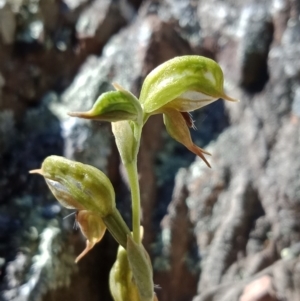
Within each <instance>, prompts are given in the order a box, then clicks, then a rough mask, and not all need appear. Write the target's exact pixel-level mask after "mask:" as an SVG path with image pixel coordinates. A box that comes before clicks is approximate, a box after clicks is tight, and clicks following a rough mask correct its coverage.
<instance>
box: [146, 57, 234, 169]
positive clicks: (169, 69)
mask: <svg viewBox="0 0 300 301" xmlns="http://www.w3.org/2000/svg"><path fill="white" fill-rule="evenodd" d="M223 84H224V77H223V72H222V69H221V68H220V66H219V65H218V64H217V63H216V62H215V61H213V60H211V59H208V58H206V57H202V56H196V55H188V56H181V57H176V58H174V59H171V60H169V61H167V62H165V63H164V64H162V65H160V66H158V67H157V68H156V69H154V70H153V71H151V72H150V73H149V74H148V76H147V77H146V79H145V81H144V83H143V86H142V90H141V95H140V102H141V104H142V108H143V111H144V114H145V115H144V122H146V120H147V119H148V118H149V116H151V115H154V114H160V113H162V114H163V115H164V123H165V125H166V129H167V131H168V133H169V134H170V136H171V137H173V138H174V139H175V140H177V141H178V142H180V143H182V144H183V145H185V146H186V147H187V148H188V149H189V150H190V151H192V152H193V153H195V154H196V155H198V156H200V157H201V158H202V159H203V160H204V161H205V163H206V164H207V165H208V166H209V167H210V165H209V163H208V162H207V160H206V159H205V157H204V155H203V154H207V155H208V154H209V153H208V152H205V151H204V150H203V149H201V148H200V147H198V146H196V145H195V144H194V143H193V141H192V139H191V135H190V131H189V128H190V127H194V123H193V120H192V118H191V116H190V115H189V112H192V111H194V110H196V109H200V108H202V107H204V106H206V105H208V104H211V103H212V102H214V101H216V100H218V99H219V98H223V99H225V100H228V101H235V102H236V101H238V100H236V99H233V98H231V97H229V96H228V95H226V94H225V92H224V88H223Z"/></svg>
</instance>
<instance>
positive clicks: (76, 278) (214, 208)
mask: <svg viewBox="0 0 300 301" xmlns="http://www.w3.org/2000/svg"><path fill="white" fill-rule="evenodd" d="M0 2H1V1H0ZM299 28H300V22H299V3H298V2H297V1H292V0H279V1H271V0H270V1H269V0H265V1H230V0H228V1H220V0H208V1H195V0H180V1H179V0H177V1H169V0H163V1H150V0H148V1H147V0H146V1H143V2H142V1H139V0H131V1H129V0H128V1H127V0H118V1H109V0H107V1H102V0H94V1H87V0H77V1H67V0H64V1H51V0H48V1H43V0H40V1H33V0H32V1H31V0H30V1H22V0H19V1H12V0H4V1H2V2H1V3H0V47H1V48H0V110H1V111H0V273H1V274H0V291H1V293H0V300H1V301H2V300H3V301H8V300H15V301H17V300H24V301H25V300H28V301H29V300H30V301H31V300H36V301H38V300H44V301H51V300H78V301H79V300H89V301H97V300H111V297H110V293H109V291H108V280H107V278H108V272H109V269H110V267H111V265H112V263H113V261H114V259H115V252H116V247H117V246H116V244H115V243H114V242H113V239H112V238H111V237H110V236H109V235H107V236H106V237H105V238H104V240H103V241H102V242H101V243H100V244H98V245H97V246H96V247H95V248H94V249H93V250H92V251H91V252H90V253H89V254H88V256H86V257H85V258H84V259H82V261H81V262H80V263H79V264H78V266H76V265H75V264H73V261H74V258H75V257H76V256H77V255H78V254H79V253H80V252H81V251H82V249H83V248H84V239H83V238H82V236H81V235H80V234H79V233H78V232H76V231H74V230H73V229H72V226H73V221H74V217H73V216H69V217H68V218H66V219H64V217H65V216H67V215H68V214H69V213H70V212H67V211H65V210H62V209H61V208H60V207H59V205H58V204H57V203H56V202H55V200H53V197H52V196H51V194H50V193H49V191H48V190H47V187H46V185H45V183H44V182H43V180H42V179H41V178H38V177H37V176H33V175H29V174H28V170H30V169H34V168H38V167H39V166H40V164H41V162H42V161H43V159H44V158H45V157H46V156H48V155H52V154H56V155H65V156H67V157H68V158H70V159H74V160H78V161H81V162H83V163H88V164H92V165H95V166H96V167H98V168H100V169H102V170H103V171H105V173H106V174H108V175H109V177H110V178H111V179H112V181H113V184H114V185H115V188H116V191H117V204H118V207H119V208H120V210H121V211H122V214H123V215H124V217H125V219H126V221H127V222H130V214H131V212H130V211H131V210H130V198H129V192H128V188H127V186H126V182H127V180H126V177H125V176H124V171H123V170H122V168H121V167H120V166H119V157H118V154H117V152H116V149H115V146H114V143H113V137H112V134H111V131H110V126H109V124H105V123H98V122H90V121H84V120H79V119H77V118H71V117H69V116H68V115H67V112H69V111H80V110H87V109H89V108H90V107H91V106H92V104H93V103H94V101H95V100H96V99H97V97H98V96H99V94H101V93H103V92H105V91H109V90H112V89H113V87H112V85H111V83H112V82H117V83H118V84H120V85H122V86H123V87H124V88H126V89H129V90H131V91H132V92H133V93H134V94H136V95H137V96H138V94H139V91H140V87H141V84H142V82H143V79H144V78H145V76H146V75H147V74H148V73H149V72H150V71H151V70H152V69H153V68H155V67H156V66H157V65H159V64H160V63H162V62H164V61H166V60H168V59H170V58H172V57H174V56H179V55H185V54H200V55H206V56H208V57H211V58H214V59H216V60H217V61H218V62H219V63H220V64H221V66H222V67H223V70H224V73H225V88H226V91H227V93H228V94H230V95H232V96H233V97H235V98H239V99H240V100H241V102H240V103H239V104H227V105H226V107H225V106H224V104H223V102H222V101H218V102H216V103H214V104H213V105H211V106H209V107H207V108H205V109H203V110H201V111H199V112H196V113H195V114H194V116H193V118H194V119H195V125H196V127H197V131H193V132H192V136H193V139H194V141H195V142H196V143H197V144H198V145H200V146H201V147H205V148H206V149H207V150H208V151H210V152H211V153H212V157H209V158H208V160H209V161H210V163H211V165H212V169H207V167H206V166H205V165H204V164H203V162H202V161H200V160H197V159H196V160H195V158H194V155H193V154H190V153H189V152H187V151H186V150H185V148H184V147H183V146H181V145H179V144H178V143H177V142H175V141H173V140H172V139H170V138H169V137H168V135H167V134H166V133H165V130H164V126H163V122H162V119H161V116H154V117H152V118H151V119H150V120H149V123H147V125H146V127H145V129H144V133H143V140H142V145H141V150H140V154H139V156H140V157H139V159H140V161H139V170H140V183H141V193H142V205H143V225H144V227H145V235H144V243H145V246H146V248H147V249H148V250H149V253H150V255H151V257H152V262H153V266H154V271H155V273H154V274H155V276H154V280H155V284H157V285H158V286H161V287H162V289H157V295H158V298H159V300H160V301H168V300H170V301H188V300H194V301H200V300H201V301H204V300H206V301H208V300H215V301H235V300H240V301H250V300H251V301H253V300H261V301H262V300H271V301H277V300H284V299H286V300H291V301H298V300H299V299H300V292H299V287H300V280H299V279H300V276H299V264H300V263H299V254H300V251H299V240H300V234H299V229H300V224H299V221H300V219H299V215H300V212H299V208H300V206H299V202H300V180H299V174H300V161H299V156H300V153H299V152H300V125H299V124H300V121H299V118H300V117H299V116H300V109H299V107H300V105H299V103H300V92H299V91H300V90H299V89H300V88H299V74H300V60H299V57H300V30H299ZM180 168H181V169H180ZM179 169H180V170H179ZM178 170H179V172H178ZM177 172H178V174H177V175H176V173H177ZM175 175H176V176H175Z"/></svg>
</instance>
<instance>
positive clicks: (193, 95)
mask: <svg viewBox="0 0 300 301" xmlns="http://www.w3.org/2000/svg"><path fill="white" fill-rule="evenodd" d="M178 98H184V99H189V100H192V101H199V100H200V101H201V100H204V101H211V100H213V99H216V98H215V97H212V96H209V95H206V94H203V93H201V92H197V91H186V92H184V93H182V94H181V95H180V96H179V97H178Z"/></svg>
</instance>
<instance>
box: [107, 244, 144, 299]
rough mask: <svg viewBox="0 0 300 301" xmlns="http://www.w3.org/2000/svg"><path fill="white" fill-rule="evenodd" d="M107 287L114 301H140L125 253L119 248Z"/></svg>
mask: <svg viewBox="0 0 300 301" xmlns="http://www.w3.org/2000/svg"><path fill="white" fill-rule="evenodd" d="M109 287H110V292H111V294H112V296H113V299H114V301H129V300H130V301H141V299H140V297H139V292H138V288H137V286H136V283H135V281H134V279H133V276H132V271H131V269H130V266H129V262H128V258H127V252H126V250H125V249H124V248H123V247H121V246H119V249H118V254H117V259H116V262H115V263H114V265H113V267H112V269H111V271H110V274H109Z"/></svg>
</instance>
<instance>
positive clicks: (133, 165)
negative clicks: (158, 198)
mask: <svg viewBox="0 0 300 301" xmlns="http://www.w3.org/2000/svg"><path fill="white" fill-rule="evenodd" d="M125 168H126V170H127V174H128V179H129V185H130V189H131V199H132V231H133V240H134V241H135V243H137V244H140V243H141V237H140V216H141V213H140V212H141V198H140V186H139V179H138V171H137V160H136V159H135V160H133V161H131V162H130V163H127V164H125Z"/></svg>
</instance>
